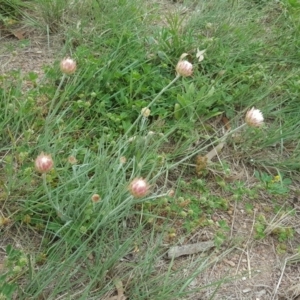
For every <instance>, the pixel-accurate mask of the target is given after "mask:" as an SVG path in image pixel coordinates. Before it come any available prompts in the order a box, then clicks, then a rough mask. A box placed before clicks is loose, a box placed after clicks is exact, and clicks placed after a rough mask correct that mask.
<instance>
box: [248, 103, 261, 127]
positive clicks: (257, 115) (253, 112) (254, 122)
mask: <svg viewBox="0 0 300 300" xmlns="http://www.w3.org/2000/svg"><path fill="white" fill-rule="evenodd" d="M245 121H246V123H247V124H248V126H250V127H260V126H262V125H263V122H264V116H263V114H262V112H261V111H260V110H259V109H255V108H254V107H252V108H251V109H250V110H248V111H247V113H246V117H245Z"/></svg>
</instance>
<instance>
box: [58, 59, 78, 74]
mask: <svg viewBox="0 0 300 300" xmlns="http://www.w3.org/2000/svg"><path fill="white" fill-rule="evenodd" d="M60 70H61V71H62V72H63V73H65V74H68V75H71V74H73V73H74V72H75V71H76V61H75V60H73V59H72V58H70V57H67V58H64V59H63V60H62V61H61V62H60Z"/></svg>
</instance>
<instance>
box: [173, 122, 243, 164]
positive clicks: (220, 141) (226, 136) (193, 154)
mask: <svg viewBox="0 0 300 300" xmlns="http://www.w3.org/2000/svg"><path fill="white" fill-rule="evenodd" d="M245 125H247V124H246V123H243V124H242V125H241V126H239V127H237V128H235V129H233V130H231V131H228V132H227V133H226V134H224V136H222V137H221V138H219V139H217V140H216V141H213V142H211V143H210V144H208V145H206V146H204V147H203V148H200V149H199V150H196V151H194V152H193V153H190V154H189V155H187V156H186V157H184V158H183V159H181V160H180V161H178V162H176V163H175V164H173V165H172V168H174V167H177V166H178V165H180V164H182V163H183V162H185V161H187V160H188V159H190V158H191V157H193V156H195V155H196V154H198V153H199V152H201V151H203V150H205V149H207V148H208V147H210V146H214V145H215V144H216V143H218V145H220V144H221V143H224V142H225V140H226V139H227V138H228V137H229V136H230V135H232V134H233V133H235V132H236V131H238V130H240V129H241V128H243V127H244V126H245ZM216 147H218V146H216Z"/></svg>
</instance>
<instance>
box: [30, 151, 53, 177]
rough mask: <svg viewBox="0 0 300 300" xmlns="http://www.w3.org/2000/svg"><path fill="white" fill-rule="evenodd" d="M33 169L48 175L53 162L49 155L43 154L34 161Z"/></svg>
mask: <svg viewBox="0 0 300 300" xmlns="http://www.w3.org/2000/svg"><path fill="white" fill-rule="evenodd" d="M34 165H35V169H36V170H37V171H38V172H39V173H48V172H49V171H51V169H52V168H53V160H52V157H51V155H48V154H44V153H43V152H42V153H41V154H40V155H39V156H38V157H37V158H36V159H35V162H34Z"/></svg>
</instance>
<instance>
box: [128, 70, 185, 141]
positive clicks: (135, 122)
mask: <svg viewBox="0 0 300 300" xmlns="http://www.w3.org/2000/svg"><path fill="white" fill-rule="evenodd" d="M179 77H180V75H179V74H177V75H176V77H175V78H174V79H173V80H172V81H171V82H170V83H169V84H168V85H166V86H165V87H164V88H163V89H162V90H161V91H160V92H159V93H158V94H157V95H156V96H155V97H154V98H153V99H152V101H151V102H150V103H149V104H148V105H147V106H146V108H149V107H150V106H151V105H153V104H154V102H155V101H156V100H157V99H158V98H159V97H160V96H161V95H162V94H163V93H164V92H165V91H166V90H167V89H168V88H169V87H170V86H171V85H172V84H174V83H175V82H176V81H177V80H178V79H179ZM142 117H143V115H142V114H139V116H138V117H137V118H136V120H135V121H134V123H133V124H132V125H131V126H130V128H129V129H128V130H127V132H126V133H125V137H126V136H127V135H128V134H129V133H130V132H131V130H132V128H134V127H135V125H136V124H137V123H138V122H139V120H140V119H141V118H142Z"/></svg>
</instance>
